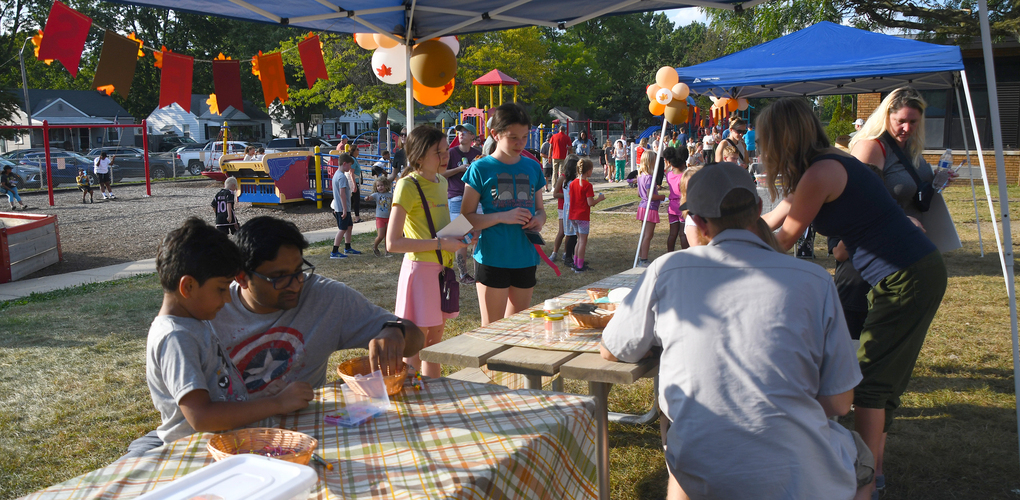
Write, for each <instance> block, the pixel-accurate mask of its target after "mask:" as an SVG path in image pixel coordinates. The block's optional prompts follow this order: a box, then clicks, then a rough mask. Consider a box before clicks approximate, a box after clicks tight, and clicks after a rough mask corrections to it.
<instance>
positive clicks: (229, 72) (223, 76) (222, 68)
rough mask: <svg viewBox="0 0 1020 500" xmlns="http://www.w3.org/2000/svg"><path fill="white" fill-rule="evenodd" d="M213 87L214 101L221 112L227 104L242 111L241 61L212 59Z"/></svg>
mask: <svg viewBox="0 0 1020 500" xmlns="http://www.w3.org/2000/svg"><path fill="white" fill-rule="evenodd" d="M212 74H213V88H215V89H216V103H217V105H218V107H219V108H220V113H223V112H224V111H225V110H226V109H227V106H233V107H234V109H236V110H238V111H241V112H242V113H243V112H244V104H243V103H242V100H241V61H230V60H228V61H213V63H212Z"/></svg>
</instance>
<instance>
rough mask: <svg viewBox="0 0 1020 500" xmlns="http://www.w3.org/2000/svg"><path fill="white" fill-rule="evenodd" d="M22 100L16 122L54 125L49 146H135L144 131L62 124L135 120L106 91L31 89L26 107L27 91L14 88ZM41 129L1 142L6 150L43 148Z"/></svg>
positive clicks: (76, 147) (94, 123)
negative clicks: (137, 138)
mask: <svg viewBox="0 0 1020 500" xmlns="http://www.w3.org/2000/svg"><path fill="white" fill-rule="evenodd" d="M12 92H13V93H14V94H15V95H16V96H17V97H18V101H19V110H18V113H17V116H14V117H12V118H13V120H14V123H15V124H31V125H42V124H43V122H44V121H45V122H46V123H47V124H48V125H49V126H50V127H51V128H50V133H49V138H48V140H49V143H50V147H55V148H62V149H67V150H72V151H88V150H89V149H92V148H94V147H100V146H108V145H118V144H122V145H131V146H134V145H135V135H136V134H137V135H138V136H139V137H140V136H141V130H140V129H138V130H131V129H119V128H106V127H98V128H69V127H62V126H61V125H65V126H67V125H100V126H101V125H112V124H114V123H120V124H129V123H135V119H134V117H133V116H131V115H130V114H129V113H128V112H127V110H125V109H124V108H123V107H121V105H120V104H117V101H115V100H113V98H112V97H110V96H108V95H106V94H105V93H103V92H99V91H95V90H49V89H29V90H28V104H29V106H30V107H31V109H30V110H29V109H26V106H25V102H24V101H25V99H24V92H23V91H21V90H16V91H12ZM43 144H44V140H43V132H42V130H33V131H32V132H31V133H26V134H21V135H19V136H17V137H16V138H15V139H13V140H6V141H3V143H2V144H0V148H2V149H4V150H5V151H10V150H14V149H24V148H32V147H35V148H40V147H43Z"/></svg>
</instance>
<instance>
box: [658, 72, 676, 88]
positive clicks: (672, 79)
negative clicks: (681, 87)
mask: <svg viewBox="0 0 1020 500" xmlns="http://www.w3.org/2000/svg"><path fill="white" fill-rule="evenodd" d="M679 81H680V76H679V75H677V73H676V68H674V67H672V66H663V67H661V68H659V71H656V72H655V83H657V84H659V86H660V87H662V88H664V89H672V88H673V86H674V85H676V84H677V83H679Z"/></svg>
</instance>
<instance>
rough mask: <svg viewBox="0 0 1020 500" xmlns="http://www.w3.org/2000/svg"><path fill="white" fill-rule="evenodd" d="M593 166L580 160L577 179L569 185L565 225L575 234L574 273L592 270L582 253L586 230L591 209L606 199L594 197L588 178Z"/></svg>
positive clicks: (584, 247)
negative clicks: (569, 225)
mask: <svg viewBox="0 0 1020 500" xmlns="http://www.w3.org/2000/svg"><path fill="white" fill-rule="evenodd" d="M594 168H595V165H594V164H593V163H592V162H591V160H589V159H588V158H582V159H581V160H580V161H578V162H577V172H578V173H579V174H580V175H578V177H577V179H574V182H571V183H570V187H569V192H570V209H569V211H568V212H569V213H568V215H567V223H568V224H571V226H572V229H574V231H575V234H577V248H576V249H575V250H574V272H575V273H583V272H585V271H591V270H592V269H591V268H590V267H588V265H587V264H586V263H585V262H584V252H585V250H587V247H588V230H589V227H590V224H591V222H590V221H591V207H594V206H595V205H598V204H599V202H600V201H602V200H604V199H606V195H605V194H603V193H599V196H598V198H596V197H595V189H594V188H593V187H592V185H591V182H589V181H588V177H591V172H592V170H594Z"/></svg>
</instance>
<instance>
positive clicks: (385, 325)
mask: <svg viewBox="0 0 1020 500" xmlns="http://www.w3.org/2000/svg"><path fill="white" fill-rule="evenodd" d="M382 326H383V328H391V327H392V328H399V329H400V336H402V337H404V338H407V329H406V328H407V325H405V324H404V322H403V321H400V320H397V321H387V322H385V323H383V325H382Z"/></svg>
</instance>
